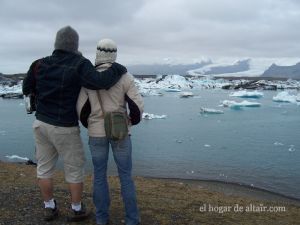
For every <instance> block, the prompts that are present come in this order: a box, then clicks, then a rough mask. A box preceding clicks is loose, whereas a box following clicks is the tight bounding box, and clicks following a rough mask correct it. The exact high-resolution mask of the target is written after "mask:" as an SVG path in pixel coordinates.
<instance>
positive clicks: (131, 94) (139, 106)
mask: <svg viewBox="0 0 300 225" xmlns="http://www.w3.org/2000/svg"><path fill="white" fill-rule="evenodd" d="M126 84H127V85H126V87H127V90H126V94H125V100H126V101H127V103H128V108H129V117H130V119H131V124H132V125H136V124H138V123H139V122H140V121H141V119H142V115H143V111H144V100H143V98H142V96H141V94H140V93H139V90H138V88H137V86H136V85H135V83H134V77H133V76H132V75H130V74H128V79H127V82H126Z"/></svg>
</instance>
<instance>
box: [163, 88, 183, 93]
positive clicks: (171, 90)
mask: <svg viewBox="0 0 300 225" xmlns="http://www.w3.org/2000/svg"><path fill="white" fill-rule="evenodd" d="M164 90H165V92H181V90H180V89H177V88H166V89H164Z"/></svg>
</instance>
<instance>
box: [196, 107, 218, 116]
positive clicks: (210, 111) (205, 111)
mask: <svg viewBox="0 0 300 225" xmlns="http://www.w3.org/2000/svg"><path fill="white" fill-rule="evenodd" d="M200 113H201V114H223V113H224V112H223V111H222V110H218V109H210V108H203V107H201V108H200Z"/></svg>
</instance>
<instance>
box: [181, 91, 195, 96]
mask: <svg viewBox="0 0 300 225" xmlns="http://www.w3.org/2000/svg"><path fill="white" fill-rule="evenodd" d="M179 96H180V98H188V97H193V96H194V94H193V92H188V91H186V92H182V93H181V94H180V95H179Z"/></svg>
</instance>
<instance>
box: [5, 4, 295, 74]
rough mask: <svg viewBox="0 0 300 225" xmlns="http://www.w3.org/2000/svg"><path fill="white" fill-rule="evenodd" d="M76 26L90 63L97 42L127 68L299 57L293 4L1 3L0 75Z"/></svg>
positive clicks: (23, 66)
mask: <svg viewBox="0 0 300 225" xmlns="http://www.w3.org/2000/svg"><path fill="white" fill-rule="evenodd" d="M65 25H71V26H72V27H74V28H75V29H76V30H77V31H78V33H79V36H80V46H79V49H80V50H81V51H82V53H83V55H84V56H86V57H87V58H89V59H90V60H91V61H92V62H93V61H94V58H95V49H96V44H97V42H98V40H99V39H101V38H112V39H113V40H115V42H116V43H117V45H118V61H119V62H121V63H123V64H125V65H128V64H138V63H165V62H191V63H193V62H196V61H201V59H206V58H212V59H214V58H248V57H250V58H255V57H261V58H298V57H299V58H300V1H298V0H101V1H100V0H85V1H74V0H51V1H50V0H48V1H41V0H0V35H1V37H0V72H2V73H17V72H25V71H27V69H28V67H29V66H30V64H31V62H32V61H33V60H35V59H37V58H40V57H43V56H46V55H49V54H51V53H52V51H53V44H54V39H55V34H56V31H57V30H58V29H59V28H61V27H63V26H65Z"/></svg>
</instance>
